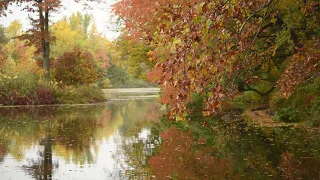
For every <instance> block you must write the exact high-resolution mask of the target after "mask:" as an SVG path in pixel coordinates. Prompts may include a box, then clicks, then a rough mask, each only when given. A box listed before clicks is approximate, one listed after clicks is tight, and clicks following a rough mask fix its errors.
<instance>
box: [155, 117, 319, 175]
mask: <svg viewBox="0 0 320 180" xmlns="http://www.w3.org/2000/svg"><path fill="white" fill-rule="evenodd" d="M163 124H166V123H162V122H161V123H160V124H159V126H162V125H163ZM200 124H202V123H200ZM177 127H180V128H182V129H185V126H181V124H179V123H178V126H177ZM186 129H188V130H189V131H192V135H190V134H188V133H186V132H182V131H180V130H177V129H173V130H172V129H169V130H168V131H165V133H163V134H162V137H163V139H164V140H163V143H162V145H161V146H160V148H159V149H158V150H159V151H158V153H157V155H156V156H154V157H152V158H151V159H150V161H149V163H150V165H151V166H152V169H153V171H154V174H155V175H156V177H157V179H166V178H168V177H172V178H175V177H176V178H179V179H180V178H183V177H184V176H188V177H189V178H190V177H191V179H193V178H195V177H197V178H196V179H212V178H213V179H221V178H223V177H225V176H224V175H226V172H228V173H229V174H228V175H229V177H232V176H231V175H235V176H233V177H234V178H236V177H243V178H244V179H318V178H319V177H320V151H319V149H320V143H319V140H320V138H319V137H320V134H319V132H313V131H310V130H304V129H295V128H252V127H249V126H247V125H246V124H244V123H243V122H241V121H239V122H236V123H228V124H225V123H215V125H213V126H211V127H209V128H207V129H206V130H204V129H203V127H202V126H201V125H196V123H192V124H189V125H188V128H186ZM194 139H196V140H199V139H206V141H203V142H201V141H200V142H201V143H200V144H199V143H196V142H197V141H195V140H194ZM204 142H206V143H204ZM197 159H198V161H197ZM208 160H209V161H208ZM206 170H208V171H207V172H205V171H206ZM209 170H210V171H209ZM201 172H205V173H201ZM232 172H234V173H232ZM230 173H231V174H230ZM205 175H206V176H205Z"/></svg>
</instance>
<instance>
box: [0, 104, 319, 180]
mask: <svg viewBox="0 0 320 180" xmlns="http://www.w3.org/2000/svg"><path fill="white" fill-rule="evenodd" d="M160 109H161V105H159V104H158V102H157V99H149V100H148V99H145V100H141V99H140V100H128V101H119V102H110V103H107V104H106V105H94V106H78V107H69V106H62V107H51V108H49V107H38V108H36V107H34V108H31V109H30V108H0V115H1V116H0V179H1V180H2V179H21V180H23V179H160V180H161V179H320V133H319V131H317V130H311V129H305V130H302V129H295V128H290V127H289V128H288V127H287V128H249V127H248V126H247V125H246V124H244V123H242V122H236V123H227V124H226V123H220V122H216V123H213V124H209V125H207V126H206V127H205V128H203V125H202V123H199V125H197V124H196V123H194V124H187V123H182V124H178V125H175V126H174V127H173V126H172V125H171V124H170V123H168V122H167V121H160V119H161V118H160V116H161V112H160ZM211 126H212V127H211ZM209 127H210V128H209ZM203 129H205V130H203Z"/></svg>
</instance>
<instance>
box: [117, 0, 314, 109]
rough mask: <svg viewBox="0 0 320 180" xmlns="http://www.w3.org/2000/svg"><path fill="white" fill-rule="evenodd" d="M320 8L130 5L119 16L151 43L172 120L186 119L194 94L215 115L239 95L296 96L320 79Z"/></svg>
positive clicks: (131, 32) (154, 76) (284, 2)
mask: <svg viewBox="0 0 320 180" xmlns="http://www.w3.org/2000/svg"><path fill="white" fill-rule="evenodd" d="M319 6H320V5H319V1H297V2H293V1H289V0H280V1H276V0H254V1H229V0H227V1H223V0H221V1H220V0H219V1H206V0H193V1H188V2H187V1H181V0H174V1H167V0H162V1H156V2H151V1H145V0H122V1H120V2H118V3H117V4H115V6H114V12H115V13H116V14H117V15H119V16H120V17H121V18H122V19H123V22H124V24H125V27H126V29H127V31H128V36H131V37H132V38H133V39H136V40H141V39H142V40H144V41H145V43H146V44H150V45H151V47H152V49H153V51H151V52H149V53H148V54H149V56H150V58H152V60H153V62H154V63H155V67H154V68H153V71H152V72H151V73H150V74H149V77H150V79H151V80H152V81H153V82H157V83H159V84H160V85H161V87H162V89H163V95H162V98H161V101H162V102H163V103H165V104H169V107H170V108H169V110H170V112H171V113H170V114H180V115H181V114H184V113H185V112H186V104H187V103H189V102H191V101H192V95H193V94H200V95H202V96H203V97H204V104H205V107H204V111H203V113H204V114H205V115H209V114H213V113H216V112H217V111H218V110H220V109H221V106H222V103H223V102H225V101H227V100H229V99H230V98H232V97H234V96H235V95H237V93H238V92H243V91H252V92H255V93H257V94H259V95H261V96H267V95H268V94H269V93H270V92H272V91H274V90H275V89H276V88H278V87H279V88H280V89H281V91H282V92H283V93H284V94H288V90H289V89H290V90H291V89H294V87H295V86H297V85H299V84H301V83H303V82H305V81H306V80H308V79H310V78H311V79H314V78H315V77H317V76H318V75H319V74H318V72H319V61H318V59H319V57H318V55H317V54H318V53H316V52H317V51H315V49H314V48H315V47H316V45H317V42H318V41H319V33H318V32H319V24H320V23H319V17H320V16H319V11H318V9H319ZM292 17H295V18H292ZM311 44H312V45H311ZM312 49H313V50H312ZM290 64H291V65H290ZM298 67H300V68H298ZM301 72H304V75H303V77H301V78H300V77H298V76H300V74H301ZM279 79H280V81H279ZM283 82H286V83H283ZM262 85H263V87H264V88H261V86H262ZM283 85H285V87H282V86H283ZM289 94H290V93H289Z"/></svg>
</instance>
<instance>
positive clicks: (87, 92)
mask: <svg viewBox="0 0 320 180" xmlns="http://www.w3.org/2000/svg"><path fill="white" fill-rule="evenodd" d="M54 93H55V97H56V98H57V101H58V103H61V104H86V103H97V102H103V101H104V99H105V97H104V94H103V92H102V91H101V89H99V88H97V87H93V86H85V85H82V86H78V87H73V86H65V87H62V88H56V89H55V92H54Z"/></svg>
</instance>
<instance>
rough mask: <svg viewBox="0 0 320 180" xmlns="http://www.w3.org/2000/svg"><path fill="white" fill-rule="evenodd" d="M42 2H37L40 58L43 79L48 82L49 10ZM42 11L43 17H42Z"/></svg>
mask: <svg viewBox="0 0 320 180" xmlns="http://www.w3.org/2000/svg"><path fill="white" fill-rule="evenodd" d="M42 4H43V1H42V0H40V2H39V15H40V30H41V46H42V58H43V68H44V71H45V79H46V81H47V82H49V81H50V42H49V39H48V38H49V37H48V36H49V10H48V8H45V10H43V7H42ZM43 11H45V12H44V15H43Z"/></svg>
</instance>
